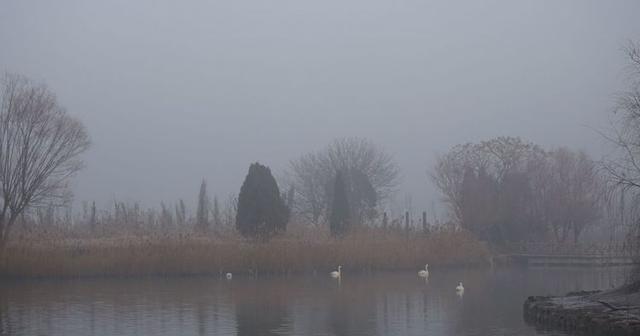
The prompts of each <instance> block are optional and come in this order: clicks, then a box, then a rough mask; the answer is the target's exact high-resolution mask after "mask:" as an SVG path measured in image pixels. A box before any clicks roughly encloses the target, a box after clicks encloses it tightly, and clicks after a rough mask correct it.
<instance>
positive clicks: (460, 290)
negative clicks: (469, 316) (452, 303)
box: [456, 282, 464, 295]
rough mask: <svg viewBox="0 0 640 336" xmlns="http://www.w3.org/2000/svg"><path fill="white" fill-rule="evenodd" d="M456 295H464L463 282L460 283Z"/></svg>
mask: <svg viewBox="0 0 640 336" xmlns="http://www.w3.org/2000/svg"><path fill="white" fill-rule="evenodd" d="M456 293H458V295H462V294H464V286H462V282H460V283H458V286H457V287H456Z"/></svg>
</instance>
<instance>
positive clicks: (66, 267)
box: [0, 229, 489, 277]
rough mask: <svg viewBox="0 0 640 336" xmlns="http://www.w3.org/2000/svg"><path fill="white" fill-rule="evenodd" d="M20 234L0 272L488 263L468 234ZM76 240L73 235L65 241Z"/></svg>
mask: <svg viewBox="0 0 640 336" xmlns="http://www.w3.org/2000/svg"><path fill="white" fill-rule="evenodd" d="M52 236H56V235H55V234H53V233H52V232H48V233H47V234H35V233H32V234H27V235H21V236H19V237H17V238H16V239H14V240H13V241H12V242H11V243H10V244H8V246H7V248H6V250H5V252H4V253H3V255H2V257H1V259H0V275H4V276H16V277H83V276H150V275H205V274H222V273H224V272H233V273H234V274H239V275H252V276H256V275H258V274H273V273H277V274H290V273H315V272H328V271H329V270H331V269H335V267H336V265H338V264H340V265H343V269H345V270H348V271H350V272H363V271H365V272H366V271H382V270H406V269H414V270H415V269H418V268H420V267H423V266H424V264H425V263H429V264H431V265H433V266H461V265H477V264H482V263H485V262H486V260H487V259H488V255H489V252H488V250H487V249H486V247H485V246H484V245H483V244H482V243H480V242H478V241H477V240H476V239H474V238H473V237H472V236H471V235H470V234H468V233H466V232H460V231H458V232H456V231H441V232H433V233H429V234H424V233H422V232H410V233H407V232H398V231H391V232H390V231H383V230H379V229H367V230H360V231H358V232H355V233H352V234H350V235H348V236H346V237H344V238H342V239H332V238H329V237H328V235H327V233H326V232H324V231H323V230H320V229H304V230H300V229H298V230H291V232H288V233H287V234H285V235H283V236H280V237H276V238H274V239H272V240H270V241H268V242H252V241H247V240H244V239H242V238H240V237H238V236H237V235H235V234H234V233H231V232H227V233H218V234H216V235H212V234H209V235H203V234H195V233H185V232H173V233H163V234H157V233H156V234H153V233H147V234H136V235H131V234H120V235H112V236H101V237H91V236H90V235H86V234H76V235H73V234H71V235H70V234H68V233H65V234H64V235H61V237H60V238H57V239H53V238H51V237H52ZM64 237H72V238H64Z"/></svg>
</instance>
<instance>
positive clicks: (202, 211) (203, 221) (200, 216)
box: [196, 179, 209, 231]
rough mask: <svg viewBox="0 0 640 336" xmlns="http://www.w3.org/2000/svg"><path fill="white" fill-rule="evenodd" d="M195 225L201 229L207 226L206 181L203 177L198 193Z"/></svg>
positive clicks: (207, 201)
mask: <svg viewBox="0 0 640 336" xmlns="http://www.w3.org/2000/svg"><path fill="white" fill-rule="evenodd" d="M196 225H197V226H198V228H199V229H200V230H203V231H205V230H206V229H207V228H208V227H209V196H207V182H206V181H205V180H204V179H203V180H202V183H201V184H200V193H199V194H198V207H197V210H196Z"/></svg>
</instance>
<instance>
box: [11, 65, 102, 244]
mask: <svg viewBox="0 0 640 336" xmlns="http://www.w3.org/2000/svg"><path fill="white" fill-rule="evenodd" d="M0 99H1V100H0V188H2V190H1V193H2V194H1V195H2V197H1V198H2V203H1V204H0V206H1V207H2V208H1V212H0V248H1V247H3V246H4V245H5V244H6V242H7V240H8V238H9V233H10V231H11V228H12V227H13V225H14V224H15V222H16V219H17V218H18V216H19V215H20V214H21V213H23V211H25V209H27V208H28V207H31V206H36V205H43V204H47V203H53V204H61V203H62V202H63V201H65V200H67V199H68V198H69V197H70V193H69V191H68V188H67V184H68V181H69V178H70V177H72V176H73V175H74V174H75V173H76V172H77V171H78V170H80V169H81V168H82V166H83V165H82V161H81V160H80V159H79V155H80V154H81V153H82V152H84V151H85V150H87V148H88V147H89V144H90V141H89V136H88V134H87V132H86V130H85V128H84V126H83V125H82V123H81V122H80V121H78V120H77V119H75V118H73V117H71V116H69V115H68V114H67V113H66V111H65V110H64V109H63V108H62V107H61V106H60V105H59V104H58V101H57V99H56V97H55V95H54V94H53V92H51V91H50V90H49V89H48V88H47V87H46V86H45V85H42V84H36V83H34V82H32V81H30V80H29V79H27V78H26V77H23V76H20V75H15V74H5V75H4V77H3V82H2V93H1V96H0Z"/></svg>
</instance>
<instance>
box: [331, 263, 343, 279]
mask: <svg viewBox="0 0 640 336" xmlns="http://www.w3.org/2000/svg"><path fill="white" fill-rule="evenodd" d="M329 274H331V277H332V278H340V276H341V275H342V265H338V270H337V271H333V272H331V273H329Z"/></svg>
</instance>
